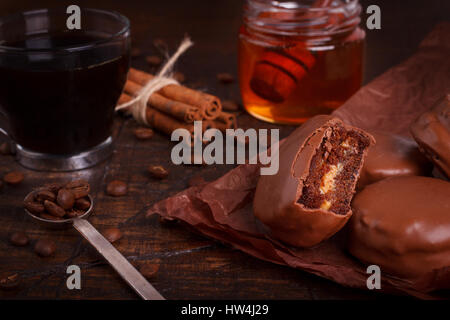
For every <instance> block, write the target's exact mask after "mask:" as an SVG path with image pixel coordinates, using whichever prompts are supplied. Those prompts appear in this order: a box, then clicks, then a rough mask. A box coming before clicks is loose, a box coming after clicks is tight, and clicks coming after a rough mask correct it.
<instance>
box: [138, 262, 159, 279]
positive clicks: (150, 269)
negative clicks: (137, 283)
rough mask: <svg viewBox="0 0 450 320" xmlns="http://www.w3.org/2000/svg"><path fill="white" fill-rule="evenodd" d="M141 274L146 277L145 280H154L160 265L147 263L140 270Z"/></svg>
mask: <svg viewBox="0 0 450 320" xmlns="http://www.w3.org/2000/svg"><path fill="white" fill-rule="evenodd" d="M138 270H139V272H140V273H141V274H142V275H143V276H144V278H147V279H151V278H153V277H154V276H155V275H156V274H157V273H158V270H159V263H146V264H144V265H142V266H139V268H138Z"/></svg>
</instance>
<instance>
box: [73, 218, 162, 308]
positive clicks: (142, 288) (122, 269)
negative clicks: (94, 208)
mask: <svg viewBox="0 0 450 320" xmlns="http://www.w3.org/2000/svg"><path fill="white" fill-rule="evenodd" d="M73 226H74V227H75V229H77V230H78V231H79V232H80V233H81V235H82V236H83V237H84V238H85V239H86V240H87V241H89V243H90V244H92V246H94V247H95V249H97V251H98V252H99V253H100V254H101V255H102V256H103V257H104V258H105V259H106V261H108V262H109V264H110V265H111V266H112V267H113V268H114V269H115V270H116V271H117V273H119V275H120V276H121V277H122V278H123V279H124V280H125V281H126V282H127V283H128V284H129V285H130V286H131V287H132V288H133V289H134V291H136V293H137V294H138V295H140V296H141V297H142V299H144V300H164V298H163V296H161V295H160V294H159V292H158V291H156V289H155V288H154V287H153V286H152V285H151V284H150V283H149V282H148V281H147V280H146V279H145V278H144V277H143V276H142V275H141V274H140V273H139V272H138V271H137V270H136V268H135V267H133V266H132V265H131V263H130V262H128V260H127V259H125V257H124V256H123V255H122V254H121V253H120V252H119V251H117V249H116V248H114V246H113V245H112V244H111V243H109V241H108V240H106V239H105V238H104V237H103V236H102V235H101V234H100V232H98V231H97V230H96V229H95V228H94V227H93V226H92V225H91V224H90V223H89V222H88V221H87V220H84V219H74V221H73Z"/></svg>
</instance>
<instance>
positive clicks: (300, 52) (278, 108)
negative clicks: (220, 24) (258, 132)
mask: <svg viewBox="0 0 450 320" xmlns="http://www.w3.org/2000/svg"><path fill="white" fill-rule="evenodd" d="M360 14H361V6H360V4H359V2H358V0H315V1H311V0H309V1H308V0H300V1H289V2H281V1H263V0H247V1H246V3H245V5H244V21H243V24H242V26H241V29H240V33H239V82H240V88H241V96H242V100H243V103H244V106H245V108H246V110H247V111H248V112H249V113H250V114H251V115H253V116H254V117H256V118H258V119H261V120H265V121H268V122H274V123H286V124H298V123H302V122H304V121H306V120H307V119H309V118H310V117H312V116H314V115H317V114H327V113H331V112H332V111H333V110H334V109H336V108H338V107H339V106H341V105H342V104H343V103H344V102H345V101H346V100H347V99H348V98H349V97H350V96H352V95H353V94H354V93H355V92H356V91H357V90H358V89H359V88H360V86H361V82H362V75H363V55H364V38H365V33H364V31H363V30H361V29H360V27H359V24H360Z"/></svg>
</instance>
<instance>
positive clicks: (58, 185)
mask: <svg viewBox="0 0 450 320" xmlns="http://www.w3.org/2000/svg"><path fill="white" fill-rule="evenodd" d="M62 187H64V185H63V184H62V183H47V184H44V186H43V187H42V188H41V189H42V190H47V191H50V192H51V193H53V194H54V195H55V198H56V195H57V194H58V191H59V189H61V188H62Z"/></svg>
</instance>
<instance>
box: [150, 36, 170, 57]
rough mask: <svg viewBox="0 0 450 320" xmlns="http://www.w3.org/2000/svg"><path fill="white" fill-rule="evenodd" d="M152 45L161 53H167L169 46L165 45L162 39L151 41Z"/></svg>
mask: <svg viewBox="0 0 450 320" xmlns="http://www.w3.org/2000/svg"><path fill="white" fill-rule="evenodd" d="M153 45H154V46H155V48H156V49H158V50H159V51H160V52H161V53H164V54H165V53H167V51H168V49H169V46H168V45H167V42H166V41H165V40H163V39H155V40H153Z"/></svg>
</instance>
